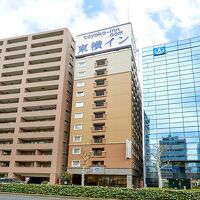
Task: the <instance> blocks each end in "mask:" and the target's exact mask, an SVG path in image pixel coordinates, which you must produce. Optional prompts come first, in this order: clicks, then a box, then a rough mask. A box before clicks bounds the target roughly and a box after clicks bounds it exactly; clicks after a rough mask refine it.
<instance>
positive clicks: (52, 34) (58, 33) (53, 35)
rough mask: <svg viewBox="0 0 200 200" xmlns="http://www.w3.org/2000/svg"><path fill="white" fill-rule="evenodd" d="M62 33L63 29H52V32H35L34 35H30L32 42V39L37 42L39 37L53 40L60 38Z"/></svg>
mask: <svg viewBox="0 0 200 200" xmlns="http://www.w3.org/2000/svg"><path fill="white" fill-rule="evenodd" d="M63 34H64V31H63V30H58V31H52V32H48V33H40V34H35V35H33V36H32V42H34V40H35V41H36V42H39V41H38V40H40V39H43V40H44V39H47V40H55V39H57V37H58V38H60V37H61V36H63ZM43 40H42V41H43Z"/></svg>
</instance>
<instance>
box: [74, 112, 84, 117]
mask: <svg viewBox="0 0 200 200" xmlns="http://www.w3.org/2000/svg"><path fill="white" fill-rule="evenodd" d="M74 118H75V119H81V118H83V113H82V112H79V113H75V114H74Z"/></svg>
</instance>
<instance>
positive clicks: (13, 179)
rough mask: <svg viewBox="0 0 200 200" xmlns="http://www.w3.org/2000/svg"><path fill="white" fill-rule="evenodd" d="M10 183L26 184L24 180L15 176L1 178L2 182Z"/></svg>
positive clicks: (0, 182) (0, 181)
mask: <svg viewBox="0 0 200 200" xmlns="http://www.w3.org/2000/svg"><path fill="white" fill-rule="evenodd" d="M9 183H19V184H24V182H23V181H21V180H18V179H15V178H0V184H9Z"/></svg>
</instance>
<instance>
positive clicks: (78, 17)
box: [0, 0, 200, 48]
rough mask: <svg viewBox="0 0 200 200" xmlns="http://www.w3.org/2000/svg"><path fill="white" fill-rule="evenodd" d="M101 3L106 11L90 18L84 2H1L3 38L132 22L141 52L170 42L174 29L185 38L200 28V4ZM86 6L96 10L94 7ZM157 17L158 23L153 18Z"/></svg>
mask: <svg viewBox="0 0 200 200" xmlns="http://www.w3.org/2000/svg"><path fill="white" fill-rule="evenodd" d="M102 2H103V5H104V10H103V11H102V10H101V11H99V12H98V11H97V12H96V14H94V15H92V17H91V16H90V15H89V16H88V15H87V13H84V8H83V0H73V1H72V0H17V1H16V0H9V1H8V0H0V5H1V6H0V27H1V31H0V37H1V38H4V37H10V36H15V35H21V34H26V33H30V32H33V31H34V32H35V31H43V30H50V29H56V28H61V27H68V28H69V29H70V30H71V32H72V33H73V35H74V36H75V35H77V34H81V33H84V32H89V31H93V30H96V29H101V28H105V27H108V26H113V25H115V24H120V23H125V22H127V21H128V20H129V21H131V22H132V25H133V30H134V34H135V38H136V41H137V46H138V47H140V48H141V47H144V46H148V45H152V44H157V43H163V42H166V41H168V38H167V33H168V32H170V30H171V29H172V28H173V27H174V26H176V27H179V28H180V31H181V33H180V35H181V37H183V36H186V33H188V32H191V29H192V28H193V27H195V26H197V25H199V24H200V12H199V10H200V0H167V1H166V0H159V1H158V0H140V1H138V0H123V1H119V0H109V1H108V0H102ZM87 6H88V7H91V6H93V8H94V9H95V7H94V5H89V4H88V5H87ZM128 11H129V12H128ZM154 14H155V16H157V17H158V18H159V20H155V19H154V18H152V15H154ZM190 36H191V35H189V36H188V37H190ZM192 36H193V35H192ZM176 39H177V37H176V38H175V40H176Z"/></svg>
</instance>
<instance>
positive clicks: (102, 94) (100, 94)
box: [93, 89, 107, 98]
mask: <svg viewBox="0 0 200 200" xmlns="http://www.w3.org/2000/svg"><path fill="white" fill-rule="evenodd" d="M106 96H107V91H106V90H105V89H102V90H95V91H94V93H93V97H94V98H99V97H106Z"/></svg>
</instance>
